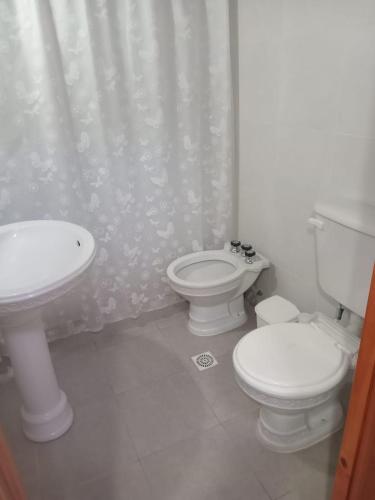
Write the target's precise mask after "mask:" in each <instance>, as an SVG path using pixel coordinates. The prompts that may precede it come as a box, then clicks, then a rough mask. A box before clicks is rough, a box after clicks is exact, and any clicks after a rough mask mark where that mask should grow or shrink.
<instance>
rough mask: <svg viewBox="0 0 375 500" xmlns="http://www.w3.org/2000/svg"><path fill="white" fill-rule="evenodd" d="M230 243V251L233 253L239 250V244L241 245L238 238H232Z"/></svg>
mask: <svg viewBox="0 0 375 500" xmlns="http://www.w3.org/2000/svg"><path fill="white" fill-rule="evenodd" d="M230 244H231V249H230V251H231V252H233V253H239V252H240V246H241V242H240V240H232V241H231V242H230Z"/></svg>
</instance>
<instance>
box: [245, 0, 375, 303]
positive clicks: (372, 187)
mask: <svg viewBox="0 0 375 500" xmlns="http://www.w3.org/2000/svg"><path fill="white" fill-rule="evenodd" d="M238 34H239V36H238V47H239V237H240V239H242V240H250V241H251V242H254V244H255V245H256V247H257V248H258V249H259V251H261V252H264V253H265V254H266V255H267V256H268V257H269V258H270V259H271V261H272V263H273V265H274V268H273V269H271V270H270V271H267V272H265V273H264V274H263V276H262V277H261V279H260V281H259V285H260V286H261V287H262V288H263V289H264V290H265V291H266V293H275V292H276V293H279V294H281V295H283V296H285V297H287V298H289V299H291V300H293V301H294V302H295V303H296V304H297V305H298V306H299V307H300V308H301V309H303V310H306V311H313V310H316V309H320V310H324V311H327V312H333V308H332V306H333V305H334V302H332V301H331V305H330V302H329V298H328V297H326V296H325V294H324V293H323V292H322V291H321V290H319V286H318V283H317V279H316V266H315V254H314V238H313V233H312V232H311V231H310V230H309V229H308V228H307V225H306V219H307V218H308V217H309V216H310V214H311V213H312V209H313V206H314V202H315V201H316V200H317V198H318V197H320V196H322V193H323V192H324V191H327V190H328V189H330V187H332V186H335V187H336V188H339V189H340V190H344V191H346V192H347V194H349V195H354V196H358V195H360V196H361V197H363V196H365V197H366V198H367V199H370V200H371V199H372V201H373V202H374V203H375V1H374V0H238ZM343 251H345V249H343ZM338 258H339V256H338Z"/></svg>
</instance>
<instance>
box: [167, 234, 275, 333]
mask: <svg viewBox="0 0 375 500" xmlns="http://www.w3.org/2000/svg"><path fill="white" fill-rule="evenodd" d="M238 243H240V242H236V246H235V247H232V250H231V248H230V245H228V244H227V245H226V246H225V247H224V250H208V251H204V252H195V253H190V254H187V255H184V256H183V257H180V258H178V259H176V260H175V261H173V262H172V263H171V264H170V265H169V266H168V269H167V276H168V279H169V283H170V285H171V287H172V288H173V290H174V291H175V292H177V293H178V294H180V295H181V296H182V297H184V298H185V299H186V300H188V301H189V302H190V310H189V322H188V328H189V330H190V331H191V332H192V333H194V334H195V335H217V334H219V333H224V332H227V331H229V330H233V329H234V328H237V327H239V326H241V325H242V324H244V323H245V322H246V320H247V315H246V312H245V308H244V297H243V294H244V292H245V291H246V290H247V289H248V288H249V287H250V286H251V285H252V284H253V283H254V282H255V280H256V279H257V277H258V276H259V274H260V272H261V271H262V269H264V268H266V267H268V266H269V262H268V260H267V259H266V258H265V257H263V256H262V255H260V254H255V252H254V251H252V252H248V256H245V255H243V254H241V252H240V251H239V248H236V247H237V244H238ZM236 250H238V251H236ZM242 253H244V252H242Z"/></svg>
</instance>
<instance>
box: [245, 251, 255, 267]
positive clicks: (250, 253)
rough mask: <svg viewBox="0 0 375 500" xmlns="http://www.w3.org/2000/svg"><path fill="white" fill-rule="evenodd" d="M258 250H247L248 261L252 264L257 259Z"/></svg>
mask: <svg viewBox="0 0 375 500" xmlns="http://www.w3.org/2000/svg"><path fill="white" fill-rule="evenodd" d="M255 256H256V252H255V250H248V251H247V252H245V257H246V262H247V263H248V264H252V263H253V262H254V260H255Z"/></svg>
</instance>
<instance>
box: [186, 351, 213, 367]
mask: <svg viewBox="0 0 375 500" xmlns="http://www.w3.org/2000/svg"><path fill="white" fill-rule="evenodd" d="M191 360H192V362H193V363H194V364H195V366H196V367H197V368H198V370H200V371H202V370H207V368H212V367H213V366H216V365H217V360H216V359H215V357H214V356H213V355H212V354H211V353H210V352H202V353H201V354H197V355H196V356H192V357H191Z"/></svg>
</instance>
